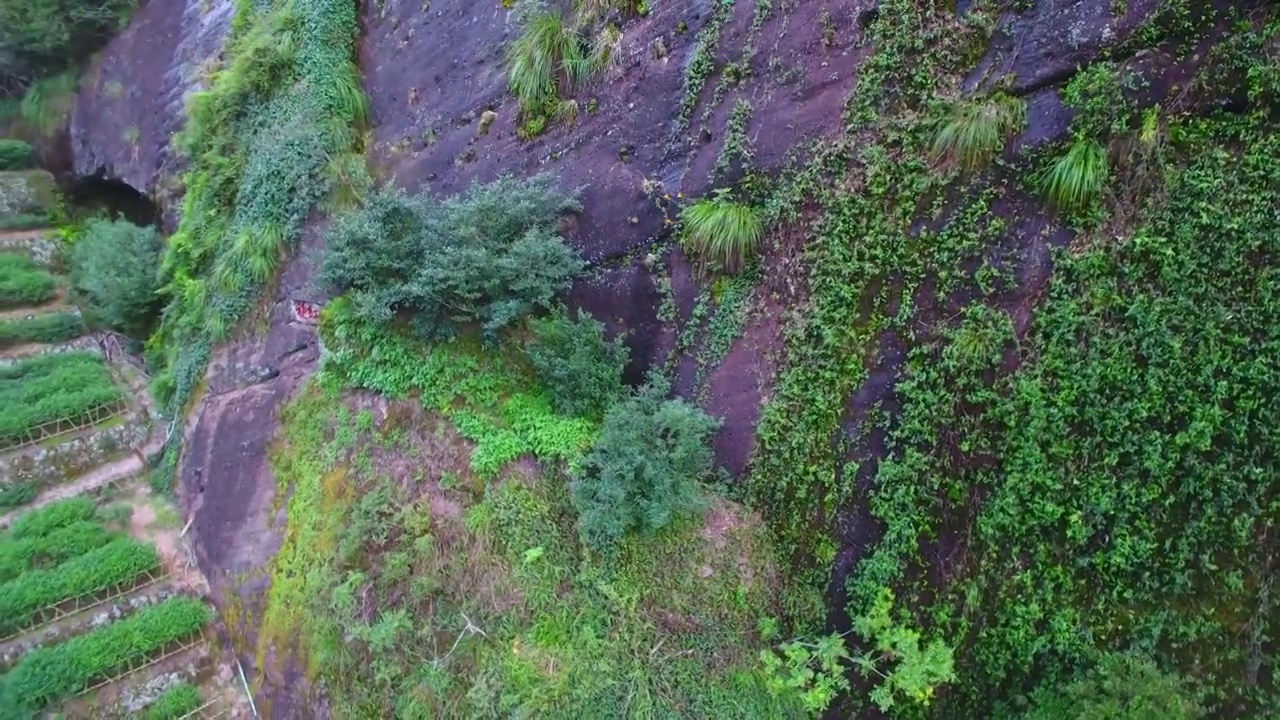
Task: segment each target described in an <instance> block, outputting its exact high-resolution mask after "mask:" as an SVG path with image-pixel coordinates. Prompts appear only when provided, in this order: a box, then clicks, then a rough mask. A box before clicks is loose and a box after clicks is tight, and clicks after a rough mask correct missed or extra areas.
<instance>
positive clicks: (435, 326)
mask: <svg viewBox="0 0 1280 720" xmlns="http://www.w3.org/2000/svg"><path fill="white" fill-rule="evenodd" d="M552 182H553V181H552V178H551V177H550V176H548V175H539V176H537V177H535V178H532V179H529V180H512V179H509V178H504V179H502V180H498V181H496V182H493V183H489V184H487V185H474V186H472V187H471V188H470V189H469V190H468V191H467V192H466V193H464V194H463V195H462V196H461V197H458V198H454V199H451V200H447V201H445V202H442V203H430V202H428V201H426V200H424V199H419V198H409V197H406V196H404V195H402V194H399V193H395V192H383V193H378V194H375V195H374V196H373V197H372V198H371V199H370V201H369V203H368V204H367V205H366V206H365V207H364V208H363V209H361V210H360V211H358V212H356V213H354V214H353V215H351V216H349V217H347V218H345V219H343V220H342V221H340V222H339V223H338V224H337V225H336V226H335V227H334V229H333V230H332V231H331V232H330V233H329V237H328V245H329V251H328V253H327V254H326V255H325V258H324V265H323V268H322V271H321V280H322V281H323V282H324V283H325V284H326V285H327V286H328V287H329V288H330V289H331V290H334V291H337V292H347V293H350V295H351V299H352V302H353V305H354V308H355V313H356V316H357V317H358V318H359V319H362V320H365V321H369V322H374V323H379V324H386V323H390V322H392V321H393V320H395V319H396V318H397V317H399V316H401V315H404V316H407V317H409V318H411V319H412V321H413V324H414V327H415V329H416V330H417V332H418V333H419V334H420V335H421V336H423V337H425V338H429V339H443V338H449V337H453V336H454V335H456V334H457V331H458V329H459V328H460V326H464V325H471V324H478V325H479V326H480V328H481V329H483V330H484V332H485V333H486V335H487V336H490V337H492V336H493V334H494V333H496V332H497V331H498V330H500V329H501V328H503V327H506V326H508V325H510V324H511V323H513V322H515V321H517V320H519V319H521V318H522V317H524V316H525V315H528V314H529V313H531V312H533V311H535V310H537V309H539V308H547V307H549V306H550V304H551V301H552V298H553V297H554V296H555V294H556V293H557V292H560V291H562V290H564V289H566V288H567V287H568V285H569V282H570V280H571V279H572V278H573V276H574V275H575V274H577V273H578V272H579V271H580V270H581V269H582V261H581V259H579V258H578V256H577V255H576V254H575V253H574V252H573V250H571V249H570V248H569V246H568V245H566V244H565V242H564V240H563V239H562V238H561V237H560V236H559V235H557V234H556V231H555V227H556V223H557V222H558V221H559V220H560V218H561V216H562V215H563V214H564V213H567V212H576V211H578V210H580V209H581V206H580V205H579V204H578V202H577V201H576V200H574V199H573V198H572V197H569V196H566V195H564V194H562V193H560V192H558V191H556V190H555V189H554V188H553V186H552Z"/></svg>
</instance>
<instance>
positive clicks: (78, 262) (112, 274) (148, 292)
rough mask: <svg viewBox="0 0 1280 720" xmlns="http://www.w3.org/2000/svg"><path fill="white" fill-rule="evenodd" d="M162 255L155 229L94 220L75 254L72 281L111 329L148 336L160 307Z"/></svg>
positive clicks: (125, 222)
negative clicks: (158, 277) (159, 269)
mask: <svg viewBox="0 0 1280 720" xmlns="http://www.w3.org/2000/svg"><path fill="white" fill-rule="evenodd" d="M161 249H162V242H161V239H160V234H159V233H158V232H156V230H155V228H150V227H139V226H137V225H134V224H133V223H131V222H128V221H126V220H115V221H107V220H94V221H92V222H90V223H89V225H88V226H87V227H86V228H85V230H84V233H83V234H82V235H81V237H80V238H79V239H78V240H77V241H76V243H75V245H74V246H73V247H72V249H71V254H70V258H69V261H70V266H71V281H72V283H73V284H74V285H75V287H76V289H77V291H79V292H80V293H81V294H82V295H83V296H84V298H85V301H86V304H87V305H88V306H89V308H90V309H92V310H93V312H94V314H95V315H97V316H99V317H101V318H103V320H105V321H106V322H107V324H109V325H110V326H111V327H113V328H115V329H117V330H120V331H122V332H126V333H129V334H131V335H141V334H144V333H145V332H146V331H147V330H148V329H149V328H150V327H151V325H152V323H153V321H154V320H155V314H156V311H157V310H158V309H159V305H160V299H159V297H158V296H157V295H156V290H157V281H156V267H157V265H158V264H159V261H160V251H161Z"/></svg>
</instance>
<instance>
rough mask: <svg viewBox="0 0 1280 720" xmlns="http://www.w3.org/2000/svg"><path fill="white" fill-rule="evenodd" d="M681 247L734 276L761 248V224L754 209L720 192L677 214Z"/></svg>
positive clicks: (727, 193) (762, 229) (724, 192)
mask: <svg viewBox="0 0 1280 720" xmlns="http://www.w3.org/2000/svg"><path fill="white" fill-rule="evenodd" d="M680 231H681V238H682V241H683V243H684V246H685V247H686V248H687V249H688V250H689V251H690V252H691V253H693V254H694V255H695V256H696V257H699V258H701V259H702V260H703V261H704V262H706V263H708V264H710V265H712V266H714V267H716V268H719V269H722V270H725V271H727V272H731V273H736V272H739V271H741V270H742V267H743V264H744V263H745V262H746V261H747V260H749V259H750V258H751V257H752V255H753V254H754V253H755V252H756V250H757V249H758V248H759V246H760V239H761V238H762V237H763V236H764V221H763V220H762V219H761V217H760V213H759V212H758V211H756V209H755V208H753V207H751V206H750V205H747V204H746V203H742V202H737V201H735V200H733V199H732V198H731V196H730V194H729V191H727V190H724V189H721V190H718V191H716V193H715V194H714V195H713V196H712V197H709V198H703V199H701V200H698V201H696V202H694V203H693V204H691V205H689V206H688V207H686V208H685V209H684V210H682V211H681V212H680Z"/></svg>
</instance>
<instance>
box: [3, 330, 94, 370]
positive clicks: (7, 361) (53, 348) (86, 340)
mask: <svg viewBox="0 0 1280 720" xmlns="http://www.w3.org/2000/svg"><path fill="white" fill-rule="evenodd" d="M72 350H81V351H85V352H91V353H93V354H95V355H101V354H102V346H101V345H99V344H98V339H97V338H96V337H94V336H93V335H85V336H84V337H79V338H76V339H75V340H68V341H67V342H64V343H61V344H59V345H49V346H48V347H45V348H42V349H41V350H40V352H37V353H31V354H28V355H0V367H5V366H6V365H13V364H14V363H19V362H22V361H23V360H26V359H27V358H33V357H36V356H37V355H47V354H49V353H60V352H71V351H72Z"/></svg>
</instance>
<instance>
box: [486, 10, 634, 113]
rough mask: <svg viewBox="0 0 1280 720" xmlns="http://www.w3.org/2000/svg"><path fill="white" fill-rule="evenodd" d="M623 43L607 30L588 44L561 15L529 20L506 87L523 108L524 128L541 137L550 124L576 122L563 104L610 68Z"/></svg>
mask: <svg viewBox="0 0 1280 720" xmlns="http://www.w3.org/2000/svg"><path fill="white" fill-rule="evenodd" d="M620 37H621V35H620V33H619V32H618V30H617V28H614V27H605V28H603V29H601V30H600V32H598V33H596V35H595V36H594V38H589V37H588V36H587V34H586V33H584V32H583V30H582V29H581V26H579V25H577V24H574V23H571V22H569V21H567V20H566V19H565V17H564V15H562V14H560V13H559V12H551V11H547V10H539V11H536V12H534V13H533V14H532V15H530V16H529V17H528V19H527V20H526V21H525V23H524V30H523V31H522V32H521V33H520V37H518V38H516V40H515V42H513V43H512V44H511V49H510V50H509V51H508V53H507V87H508V88H509V89H510V90H511V94H512V95H515V96H516V99H517V100H518V101H519V102H520V112H521V114H522V115H523V116H524V124H523V127H524V128H526V129H527V130H532V129H534V128H537V130H538V132H541V130H542V128H543V127H545V124H546V121H547V120H548V119H552V118H562V119H567V120H569V121H570V122H572V120H573V119H574V118H576V116H577V113H576V107H575V108H572V110H573V112H569V110H570V108H569V107H568V106H567V105H566V104H565V102H566V101H565V100H562V99H561V98H562V97H563V96H567V95H569V94H571V93H572V92H573V90H574V88H575V87H576V86H577V85H579V84H580V83H582V82H584V81H586V80H587V79H588V78H590V77H591V76H592V75H594V74H595V73H597V72H599V71H600V70H602V69H604V68H605V67H606V66H607V65H608V63H609V60H610V58H612V57H613V56H614V54H615V53H614V50H615V49H616V47H617V44H618V41H619V39H620ZM523 134H524V135H529V136H532V135H536V134H537V132H525V133H523Z"/></svg>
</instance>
